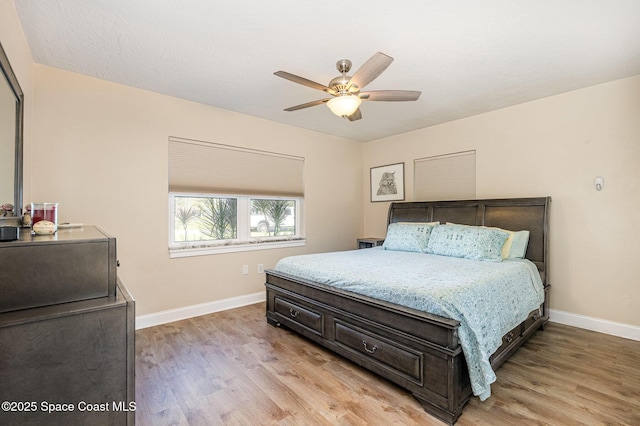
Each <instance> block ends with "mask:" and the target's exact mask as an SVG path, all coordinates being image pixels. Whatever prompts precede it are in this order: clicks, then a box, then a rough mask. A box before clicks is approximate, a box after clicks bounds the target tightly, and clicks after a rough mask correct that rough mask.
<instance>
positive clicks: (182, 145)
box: [169, 137, 304, 197]
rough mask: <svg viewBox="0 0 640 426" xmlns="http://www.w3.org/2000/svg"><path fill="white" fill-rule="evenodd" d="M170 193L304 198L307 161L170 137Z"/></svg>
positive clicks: (299, 158) (289, 156) (282, 155)
mask: <svg viewBox="0 0 640 426" xmlns="http://www.w3.org/2000/svg"><path fill="white" fill-rule="evenodd" d="M169 191H170V192H189V193H215V194H234V195H270V196H284V197H302V196H303V195H304V158H303V157H296V156H291V155H285V154H278V153H274V152H267V151H259V150H253V149H246V148H240V147H235V146H230V145H222V144H216V143H210V142H202V141H195V140H189V139H180V138H175V137H170V138H169Z"/></svg>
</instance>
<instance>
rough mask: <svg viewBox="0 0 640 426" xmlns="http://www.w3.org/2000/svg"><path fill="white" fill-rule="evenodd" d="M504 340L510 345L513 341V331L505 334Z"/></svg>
mask: <svg viewBox="0 0 640 426" xmlns="http://www.w3.org/2000/svg"><path fill="white" fill-rule="evenodd" d="M504 340H506V341H507V343H511V342H512V341H513V331H510V332H509V334H507V336H506V337H505V338H504Z"/></svg>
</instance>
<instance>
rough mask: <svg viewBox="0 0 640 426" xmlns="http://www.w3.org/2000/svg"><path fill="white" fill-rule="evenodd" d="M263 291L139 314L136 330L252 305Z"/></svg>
mask: <svg viewBox="0 0 640 426" xmlns="http://www.w3.org/2000/svg"><path fill="white" fill-rule="evenodd" d="M264 300H265V292H264V291H261V292H258V293H253V294H247V295H245V296H238V297H231V298H229V299H223V300H216V301H214V302H208V303H201V304H198V305H191V306H185V307H184V308H177V309H169V310H167V311H161V312H156V313H154V314H147V315H140V316H137V317H136V330H139V329H141V328H147V327H153V326H154V325H160V324H165V323H168V322H173V321H179V320H183V319H187V318H193V317H197V316H200V315H207V314H211V313H213V312H220V311H226V310H227V309H233V308H239V307H241V306H246V305H253V304H254V303H260V302H264Z"/></svg>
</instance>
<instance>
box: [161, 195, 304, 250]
mask: <svg viewBox="0 0 640 426" xmlns="http://www.w3.org/2000/svg"><path fill="white" fill-rule="evenodd" d="M177 197H189V198H235V199H236V200H237V205H236V208H237V218H236V220H237V222H236V232H237V233H236V238H235V239H225V240H209V241H203V242H198V241H184V242H176V241H174V240H173V238H174V236H175V222H176V221H175V205H176V198H177ZM252 199H261V200H292V201H294V203H295V227H296V234H295V235H287V236H277V235H276V236H268V237H251V228H250V221H251V200H252ZM168 204H169V235H168V240H169V256H170V258H178V257H190V256H204V255H211V254H220V253H236V252H243V251H254V250H268V249H276V248H286V247H302V246H304V245H305V244H306V239H305V236H304V235H305V234H304V225H303V223H304V221H303V219H302V218H303V210H304V207H303V205H304V197H285V196H268V195H245V194H242V195H239V194H221V193H202V192H200V193H193V192H169V201H168Z"/></svg>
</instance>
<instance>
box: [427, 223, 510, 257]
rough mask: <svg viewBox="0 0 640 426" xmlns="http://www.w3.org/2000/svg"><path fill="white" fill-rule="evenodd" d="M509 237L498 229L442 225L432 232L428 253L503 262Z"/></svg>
mask: <svg viewBox="0 0 640 426" xmlns="http://www.w3.org/2000/svg"><path fill="white" fill-rule="evenodd" d="M507 237H509V234H508V233H507V232H504V231H500V230H498V229H492V228H485V227H481V226H468V225H453V224H447V225H441V226H438V227H436V228H435V229H434V230H433V231H432V232H431V236H430V237H429V244H428V246H427V253H431V254H439V255H442V256H453V257H463V258H465V259H473V260H490V261H492V262H502V246H503V245H504V242H505V241H506V239H507Z"/></svg>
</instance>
